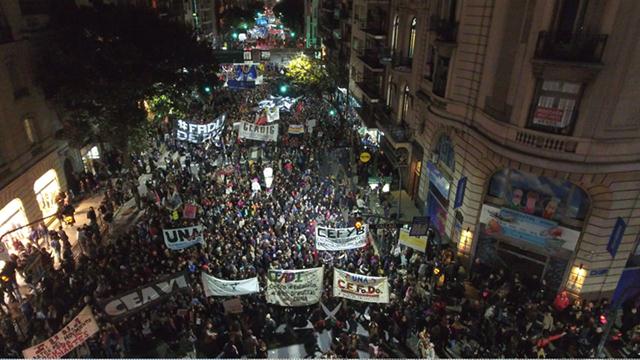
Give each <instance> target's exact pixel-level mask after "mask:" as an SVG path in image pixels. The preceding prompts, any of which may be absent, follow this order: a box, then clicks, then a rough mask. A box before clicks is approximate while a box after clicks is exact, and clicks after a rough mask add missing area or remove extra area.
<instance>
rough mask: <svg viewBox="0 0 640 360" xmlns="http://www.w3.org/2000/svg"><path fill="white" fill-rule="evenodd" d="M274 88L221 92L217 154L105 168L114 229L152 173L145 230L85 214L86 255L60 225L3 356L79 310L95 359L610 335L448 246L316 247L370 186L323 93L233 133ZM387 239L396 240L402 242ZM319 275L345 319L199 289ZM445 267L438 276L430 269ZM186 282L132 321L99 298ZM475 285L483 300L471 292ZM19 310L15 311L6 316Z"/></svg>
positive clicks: (192, 150)
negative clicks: (345, 276) (347, 163)
mask: <svg viewBox="0 0 640 360" xmlns="http://www.w3.org/2000/svg"><path fill="white" fill-rule="evenodd" d="M269 93H270V91H269V88H268V86H261V87H258V88H256V89H254V90H247V91H245V92H230V91H227V90H223V91H221V92H220V93H217V94H215V96H214V99H215V100H214V102H215V104H214V108H217V107H220V108H224V109H226V111H227V115H228V116H227V119H228V124H227V130H226V131H225V132H224V133H223V134H222V135H221V143H219V144H218V145H219V146H218V145H216V144H215V143H212V144H192V143H188V142H179V141H177V140H176V139H175V138H174V137H173V136H172V135H171V132H170V131H169V132H167V131H163V130H159V134H158V139H157V140H156V141H155V144H154V146H153V147H152V148H150V149H149V150H148V151H146V153H145V154H143V155H142V156H140V157H139V158H138V157H135V158H134V159H133V161H132V164H133V169H132V170H131V171H130V172H127V173H125V172H122V171H120V169H119V167H118V166H117V165H108V167H109V168H110V169H109V171H110V172H112V173H114V174H120V177H119V179H118V180H117V181H114V182H113V183H112V182H109V184H108V185H107V186H105V187H104V188H103V189H104V192H105V196H104V199H103V201H102V203H101V205H100V207H99V213H100V215H101V216H102V218H103V219H104V221H105V222H107V223H112V222H113V220H114V216H115V210H116V209H117V208H118V206H120V205H121V204H122V203H124V202H125V200H127V199H129V198H130V197H131V196H133V191H136V192H137V189H135V190H134V189H132V186H131V185H126V184H132V183H135V184H138V177H139V176H140V175H142V174H148V176H147V175H145V176H147V180H145V182H144V185H145V187H146V189H147V192H146V194H144V195H141V199H140V206H141V209H142V210H141V212H140V214H139V216H137V217H136V222H135V223H134V224H132V226H130V227H129V228H127V229H121V230H123V231H121V232H119V235H117V236H115V237H114V238H110V239H105V240H101V238H100V236H101V234H100V229H99V227H97V226H93V224H96V225H97V215H96V214H95V212H93V209H91V211H90V212H89V213H88V214H87V217H88V219H89V220H90V224H89V225H86V226H82V227H80V228H79V230H78V232H79V235H78V246H79V250H80V253H81V255H80V257H79V258H78V259H77V261H76V260H75V259H74V257H73V255H72V250H71V244H70V243H69V240H68V236H67V235H66V232H65V230H64V229H63V228H62V227H60V228H59V229H58V231H57V232H52V233H51V237H52V239H53V240H52V243H51V247H52V248H53V249H54V253H55V254H57V256H59V257H60V258H61V259H62V265H61V266H60V267H59V268H58V269H55V268H54V267H53V266H50V268H49V269H48V271H47V272H46V274H45V275H44V276H43V279H42V280H41V281H40V282H39V283H40V286H39V289H36V291H35V292H34V294H33V298H32V299H19V298H20V296H19V295H20V294H18V293H17V291H16V287H17V285H16V284H14V280H13V278H11V282H10V283H11V284H13V288H11V289H10V290H13V291H8V293H13V294H14V297H16V298H17V299H15V300H17V301H21V303H22V305H24V307H23V308H19V309H18V310H17V311H18V312H20V313H21V316H23V317H24V318H25V319H27V320H28V323H29V326H28V328H26V329H20V331H22V332H23V334H15V335H14V334H11V331H10V330H2V336H3V339H11V341H6V342H5V341H0V343H2V344H3V345H2V347H0V350H1V351H2V355H3V356H7V357H9V356H17V355H18V354H20V352H21V351H22V350H23V349H25V348H28V347H30V346H33V345H36V344H38V343H39V342H42V341H44V340H46V339H47V338H49V337H51V336H52V335H54V334H55V333H56V332H57V331H59V330H60V329H61V328H62V327H63V326H64V325H65V324H67V323H68V322H69V321H70V320H71V319H72V318H73V317H74V316H75V315H76V314H77V313H78V312H79V311H80V310H81V309H82V308H83V307H84V306H85V305H89V306H91V308H92V311H93V314H94V315H95V318H96V320H97V321H98V322H99V324H100V331H99V334H98V335H96V336H93V337H92V338H90V339H89V340H88V341H87V346H84V347H83V349H82V350H81V349H80V348H78V349H76V350H75V352H74V353H72V356H73V355H78V354H81V353H82V351H86V352H88V356H90V357H94V358H97V357H134V356H137V357H149V356H170V357H178V356H180V357H182V356H183V355H184V353H186V352H189V351H192V350H193V349H194V348H195V351H196V353H197V355H198V356H206V357H216V356H223V357H232V358H238V357H243V356H245V357H249V358H251V357H266V356H267V352H268V349H269V348H273V347H275V346H281V345H283V344H284V343H286V342H287V341H291V342H293V343H298V344H305V348H306V349H307V350H308V351H307V355H308V356H318V355H319V354H320V353H321V352H322V349H320V348H319V347H318V341H319V340H318V339H319V338H320V337H321V335H322V334H325V332H326V331H329V330H330V331H331V334H332V336H331V340H330V342H331V344H330V349H329V350H327V349H325V350H324V353H325V354H324V355H323V357H325V358H332V357H341V358H347V357H348V358H352V357H358V356H359V351H361V352H365V353H366V352H367V351H368V352H369V355H370V356H371V357H389V356H397V355H398V354H404V355H405V356H409V355H411V353H410V351H411V350H410V349H409V348H410V347H411V346H409V345H411V344H410V342H411V341H415V340H410V339H412V338H413V336H414V335H416V334H417V335H418V336H417V337H418V339H419V340H417V341H415V343H413V345H414V346H415V347H416V348H417V349H418V352H419V353H418V354H414V355H411V356H415V355H419V356H421V357H424V358H435V357H436V354H437V355H438V356H440V357H443V356H446V355H447V353H451V352H453V353H455V352H456V351H457V352H458V353H459V354H463V355H467V356H473V357H500V356H503V355H506V356H508V357H537V356H539V355H543V354H542V353H543V352H544V355H543V356H547V357H551V356H553V357H555V356H558V357H562V356H569V355H572V356H576V355H579V354H581V353H578V349H572V343H571V342H570V341H569V340H567V339H578V340H577V342H578V344H580V345H579V347H585V348H593V347H594V346H595V344H597V340H598V339H599V336H600V334H601V330H602V329H601V326H600V325H599V324H597V323H596V321H597V320H596V319H598V317H599V315H601V314H602V313H603V312H604V311H606V304H605V305H603V307H597V306H595V305H593V306H588V305H586V306H583V305H582V304H580V303H574V304H573V306H570V305H571V304H570V302H571V300H570V299H569V297H568V296H567V297H566V298H564V297H562V298H559V299H558V300H556V301H554V299H553V298H551V299H549V298H548V297H543V298H534V297H533V296H532V292H531V291H530V290H529V288H528V286H527V285H525V281H524V279H522V278H520V276H519V275H517V274H514V273H512V272H505V271H504V270H501V269H492V268H489V267H487V266H485V265H484V264H482V263H480V262H477V263H475V264H474V268H472V271H471V272H470V274H471V279H467V276H466V274H467V271H466V270H465V269H464V268H463V266H462V265H461V263H460V260H459V259H457V258H456V257H455V256H454V254H453V252H452V251H451V249H447V248H446V247H443V248H430V249H429V250H428V251H427V253H426V254H423V253H420V252H417V251H415V250H412V249H408V248H406V249H405V248H400V246H398V245H397V244H393V243H391V241H389V245H388V249H387V247H385V249H374V247H373V246H371V245H367V246H364V247H362V248H358V249H353V250H347V251H337V252H324V251H318V250H317V249H316V246H315V241H314V239H315V229H316V228H317V227H318V226H328V227H351V226H353V223H354V221H355V217H354V215H353V214H352V210H354V209H355V208H358V209H360V210H361V211H364V210H366V208H367V207H368V204H369V202H370V200H371V199H369V198H368V195H367V194H368V193H367V191H361V190H359V189H358V188H357V184H351V183H350V180H349V179H348V173H349V171H348V169H346V167H344V166H343V167H344V168H343V169H341V170H340V171H337V172H336V171H332V169H331V166H328V165H327V164H329V163H331V161H329V160H330V159H333V158H334V157H336V154H335V152H334V149H335V148H338V147H343V146H350V145H351V141H352V139H353V138H354V137H357V135H356V134H355V131H354V128H353V127H352V126H351V125H349V124H348V123H345V122H342V121H340V119H338V118H334V117H331V116H329V115H328V114H329V111H327V109H328V104H327V103H326V101H324V100H323V99H322V98H316V97H306V98H301V99H299V100H298V101H299V102H298V104H297V105H296V106H295V107H293V108H292V109H291V110H290V111H285V110H282V111H281V113H280V115H281V119H280V120H279V121H278V123H277V124H278V126H279V137H278V141H277V142H258V141H253V140H246V139H238V134H237V131H235V130H232V128H233V126H232V124H233V123H234V122H237V121H249V122H253V121H254V119H255V114H254V112H253V111H252V110H251V109H254V108H255V107H256V104H257V103H258V102H259V101H261V100H263V99H264V98H266V97H267V96H268V95H269ZM300 104H301V105H300ZM308 119H316V120H317V125H316V127H315V128H314V129H313V132H312V133H309V132H307V133H305V134H302V135H293V134H289V133H288V128H289V125H300V124H302V125H304V124H305V122H306V121H307V120H308ZM165 135H168V136H165ZM111 157H112V158H114V159H117V158H118V157H119V155H115V154H114V155H112V156H111ZM114 161H116V160H114ZM116 163H117V161H116ZM266 167H271V168H273V170H274V174H273V175H274V179H273V183H272V184H271V186H270V188H268V189H267V184H266V182H265V180H264V178H263V170H264V169H265V168H266ZM82 178H83V179H85V180H82V181H83V182H86V183H87V185H86V187H87V188H88V189H95V188H97V187H98V185H97V184H95V183H93V182H94V181H95V180H92V178H90V177H82ZM255 182H258V184H259V185H260V187H259V190H257V191H256V190H255V189H254V188H253V187H252V183H255ZM61 197H62V196H61ZM371 198H375V196H372V197H371ZM187 204H195V206H196V208H197V209H196V216H195V218H187V217H185V216H184V212H183V211H184V208H185V206H186V205H187ZM385 212H387V213H388V212H389V209H386V211H385ZM387 216H388V214H387ZM190 226H202V227H203V228H204V231H203V236H204V241H203V243H200V244H197V245H194V246H191V247H188V248H185V249H180V250H171V249H169V248H168V247H167V245H166V244H165V242H164V240H163V230H165V229H176V228H185V227H190ZM387 233H388V236H389V237H390V238H393V237H394V235H395V233H394V231H387ZM107 240H108V241H107ZM58 242H59V245H54V243H58ZM56 248H58V250H56ZM30 251H39V250H38V249H35V250H30ZM9 264H11V265H10V269H17V268H18V264H17V260H16V262H15V263H14V262H10V263H9ZM322 265H324V269H325V274H324V289H325V291H324V294H323V296H322V304H323V306H326V307H327V308H328V309H337V310H336V312H335V314H333V315H332V316H328V317H327V314H326V312H325V310H323V309H322V307H321V306H320V305H313V306H301V307H287V308H285V307H281V306H276V305H272V304H268V303H267V301H266V298H265V294H264V292H259V293H255V294H251V295H243V296H242V297H241V304H242V309H241V313H239V314H232V313H228V312H225V307H224V305H223V302H224V301H225V300H227V299H226V298H220V297H207V296H206V295H205V293H204V289H203V287H202V283H201V280H200V272H204V273H207V274H210V275H213V276H215V277H216V278H219V279H227V280H242V279H249V278H253V277H257V278H258V280H259V283H260V288H261V289H264V288H265V286H266V283H267V274H268V271H269V270H270V269H310V268H316V267H319V266H322ZM333 267H336V268H339V269H344V270H346V271H349V272H352V273H356V274H359V275H367V276H384V277H387V279H388V283H389V287H390V292H391V294H390V301H389V303H388V304H376V303H371V304H366V303H359V302H356V301H350V300H349V301H348V300H342V301H341V300H339V299H336V298H333V297H332V293H331V289H332V275H333V273H332V269H333ZM436 267H440V268H441V269H442V273H440V274H438V275H434V271H433V270H434V268H436ZM16 271H17V270H16ZM180 272H184V273H185V274H186V278H187V279H188V284H189V287H190V289H191V290H190V291H181V292H180V291H177V292H174V293H172V294H171V295H170V296H169V297H168V298H167V299H165V300H163V301H160V302H158V303H156V304H153V305H151V306H148V307H144V308H142V309H140V310H139V311H137V312H135V311H131V312H130V313H127V314H126V316H124V317H122V318H118V319H114V318H113V317H111V316H109V314H107V313H105V310H104V304H105V302H107V301H109V300H110V299H112V298H113V297H115V296H118V295H122V294H124V293H127V292H128V291H131V290H134V289H136V288H139V287H143V286H146V285H148V284H150V283H153V282H156V281H158V280H159V279H162V278H163V277H166V276H168V275H171V274H176V273H180ZM538 283H539V282H538ZM534 286H535V285H534ZM537 286H539V284H538V285H537ZM468 288H475V289H476V290H479V291H477V295H475V296H474V295H472V294H470V293H469V292H468ZM565 295H567V294H565ZM15 300H14V301H9V302H6V301H5V305H6V306H4V308H6V309H7V311H5V312H7V313H8V308H10V307H11V306H13V305H11V304H12V303H16V302H17V301H15ZM567 301H568V302H567ZM338 306H340V308H338ZM631 308H637V306H635V307H634V306H631ZM631 308H630V309H629V313H631V311H632V310H631ZM633 314H635V313H633ZM557 319H562V320H563V321H562V322H560V323H558V322H557V321H556V320H557ZM625 319H626V321H625V322H624V324H625V325H624V329H626V330H627V331H629V332H632V331H635V330H633V329H634V324H637V322H638V316H637V315H634V316H632V315H627V317H626V318H625ZM308 322H310V323H311V325H309V326H308V327H307V323H308ZM281 325H284V327H283V328H284V330H282V328H281V327H280V326H281ZM302 328H304V329H305V330H304V331H307V332H306V333H303V332H301V331H302V330H299V329H302ZM360 328H363V329H365V330H366V331H367V333H368V335H367V336H366V337H364V338H363V337H361V336H359V329H360ZM598 329H600V330H598ZM283 331H284V335H283ZM599 331H600V332H599ZM298 334H305V335H298ZM634 334H635V333H634ZM634 336H635V335H634ZM581 339H584V341H582V342H581ZM634 339H637V336H636V337H634ZM160 344H165V345H166V346H165V347H164V348H163V349H164V350H162V351H163V353H162V354H160V352H159V351H160V350H157V351H156V350H152V349H159V348H160ZM552 347H553V349H551V348H552ZM185 349H186V350H185ZM541 349H543V351H541ZM154 351H156V352H154ZM572 352H574V354H572Z"/></svg>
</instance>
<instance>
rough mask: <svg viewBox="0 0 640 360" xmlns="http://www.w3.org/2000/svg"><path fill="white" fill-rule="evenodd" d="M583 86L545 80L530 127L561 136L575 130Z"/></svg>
mask: <svg viewBox="0 0 640 360" xmlns="http://www.w3.org/2000/svg"><path fill="white" fill-rule="evenodd" d="M581 89H582V84H580V83H574V82H568V81H551V80H543V81H542V82H541V84H540V85H539V90H538V92H537V95H536V97H537V99H536V100H535V101H534V103H533V106H532V112H531V117H530V119H531V120H530V121H529V127H531V128H533V129H536V130H541V131H547V132H552V133H556V134H561V135H569V134H570V133H571V131H572V128H573V126H572V125H573V121H574V119H575V115H576V108H577V104H578V101H579V99H580V93H581Z"/></svg>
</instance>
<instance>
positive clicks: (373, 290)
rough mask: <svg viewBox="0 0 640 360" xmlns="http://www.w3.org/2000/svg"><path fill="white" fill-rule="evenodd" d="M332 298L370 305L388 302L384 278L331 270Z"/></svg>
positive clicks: (387, 289)
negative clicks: (368, 303)
mask: <svg viewBox="0 0 640 360" xmlns="http://www.w3.org/2000/svg"><path fill="white" fill-rule="evenodd" d="M333 296H336V297H343V298H346V299H351V300H357V301H364V302H370V303H384V304H386V303H388V302H389V282H388V281H387V278H386V277H376V276H364V275H358V274H352V273H350V272H346V271H343V270H338V269H335V268H334V269H333Z"/></svg>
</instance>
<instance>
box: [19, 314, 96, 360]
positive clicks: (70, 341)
mask: <svg viewBox="0 0 640 360" xmlns="http://www.w3.org/2000/svg"><path fill="white" fill-rule="evenodd" d="M98 330H99V328H98V323H97V322H96V320H95V319H94V318H93V313H92V312H91V307H89V305H87V306H85V307H84V309H82V311H80V313H79V314H78V315H77V316H76V317H75V318H73V320H71V322H69V323H68V324H67V325H66V326H65V327H64V328H62V330H60V331H59V332H58V333H56V334H55V335H53V336H52V337H50V338H49V339H47V340H45V341H43V342H41V343H40V344H38V345H35V346H32V347H30V348H27V349H24V350H22V355H23V356H24V357H25V359H34V358H36V359H59V358H61V357H63V356H65V355H66V354H68V353H70V352H71V351H72V350H73V349H75V348H76V347H78V346H79V345H81V344H82V343H84V342H85V341H86V340H87V339H88V338H90V337H91V336H92V335H93V334H95V333H97V332H98Z"/></svg>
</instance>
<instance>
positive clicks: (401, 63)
mask: <svg viewBox="0 0 640 360" xmlns="http://www.w3.org/2000/svg"><path fill="white" fill-rule="evenodd" d="M392 62H393V67H394V68H404V69H409V70H411V65H412V63H413V58H410V57H406V56H399V55H395V56H393V61H392Z"/></svg>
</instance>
